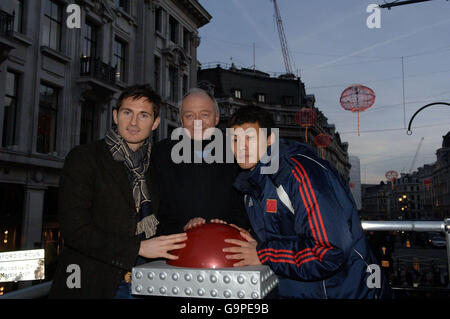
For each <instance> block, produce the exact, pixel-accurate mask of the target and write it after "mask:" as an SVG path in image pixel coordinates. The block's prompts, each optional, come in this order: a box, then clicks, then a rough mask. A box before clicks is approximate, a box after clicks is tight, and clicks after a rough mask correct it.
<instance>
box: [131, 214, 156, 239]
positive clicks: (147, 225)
mask: <svg viewBox="0 0 450 319" xmlns="http://www.w3.org/2000/svg"><path fill="white" fill-rule="evenodd" d="M158 224H159V221H158V219H156V217H155V214H151V215H150V216H146V217H144V218H143V219H142V220H141V221H140V222H138V224H137V227H136V235H139V234H141V233H144V232H145V238H150V237H152V236H154V235H155V234H156V226H157V225H158Z"/></svg>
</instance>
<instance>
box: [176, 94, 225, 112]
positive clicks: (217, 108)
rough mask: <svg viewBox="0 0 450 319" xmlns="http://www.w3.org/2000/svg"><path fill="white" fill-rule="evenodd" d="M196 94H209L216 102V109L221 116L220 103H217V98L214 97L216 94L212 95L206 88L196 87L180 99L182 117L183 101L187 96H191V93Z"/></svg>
mask: <svg viewBox="0 0 450 319" xmlns="http://www.w3.org/2000/svg"><path fill="white" fill-rule="evenodd" d="M195 94H203V95H206V96H208V97H209V98H210V99H211V100H212V101H213V102H214V107H215V110H216V115H219V116H220V109H219V104H218V103H217V101H216V98H215V97H214V95H212V94H211V93H210V92H208V91H206V90H203V89H201V88H197V87H194V88H191V89H189V91H187V92H186V94H185V95H184V96H183V98H182V99H181V101H180V103H179V109H180V117H181V111H182V108H183V101H184V100H185V99H186V98H187V97H189V96H191V95H195Z"/></svg>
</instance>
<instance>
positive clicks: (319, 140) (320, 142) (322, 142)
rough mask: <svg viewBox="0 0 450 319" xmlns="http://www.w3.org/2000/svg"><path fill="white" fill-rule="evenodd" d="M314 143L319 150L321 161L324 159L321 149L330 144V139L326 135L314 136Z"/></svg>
mask: <svg viewBox="0 0 450 319" xmlns="http://www.w3.org/2000/svg"><path fill="white" fill-rule="evenodd" d="M314 143H315V144H316V145H317V147H318V148H319V149H320V153H321V155H322V159H324V151H323V149H324V148H325V147H328V146H330V144H331V137H330V136H328V135H327V134H319V135H316V137H314Z"/></svg>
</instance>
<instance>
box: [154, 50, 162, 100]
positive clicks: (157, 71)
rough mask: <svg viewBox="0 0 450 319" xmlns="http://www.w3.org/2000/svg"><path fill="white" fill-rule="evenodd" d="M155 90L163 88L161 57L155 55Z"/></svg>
mask: <svg viewBox="0 0 450 319" xmlns="http://www.w3.org/2000/svg"><path fill="white" fill-rule="evenodd" d="M154 74H155V91H156V92H158V93H159V92H160V90H161V58H160V57H159V56H157V55H155V72H154Z"/></svg>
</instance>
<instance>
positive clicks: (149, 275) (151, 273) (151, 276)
mask: <svg viewBox="0 0 450 319" xmlns="http://www.w3.org/2000/svg"><path fill="white" fill-rule="evenodd" d="M147 277H148V279H150V280H153V278H155V273H154V272H153V271H150V272H149V273H148V275H147Z"/></svg>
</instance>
